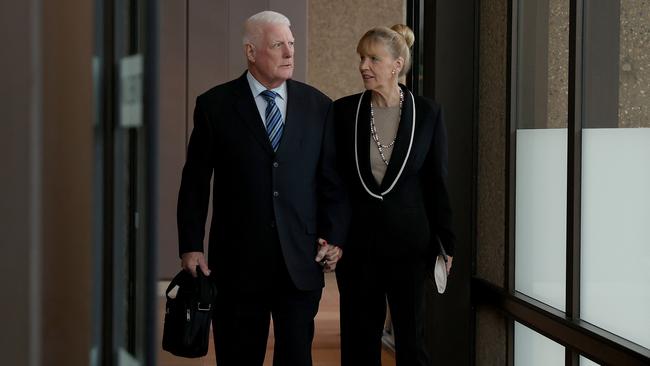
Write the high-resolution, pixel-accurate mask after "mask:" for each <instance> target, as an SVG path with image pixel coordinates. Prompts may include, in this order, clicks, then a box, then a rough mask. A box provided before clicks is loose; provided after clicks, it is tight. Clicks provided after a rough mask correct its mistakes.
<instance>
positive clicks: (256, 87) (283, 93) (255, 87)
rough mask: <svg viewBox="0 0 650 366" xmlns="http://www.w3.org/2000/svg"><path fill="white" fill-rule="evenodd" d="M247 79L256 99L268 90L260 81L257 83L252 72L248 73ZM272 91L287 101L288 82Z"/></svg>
mask: <svg viewBox="0 0 650 366" xmlns="http://www.w3.org/2000/svg"><path fill="white" fill-rule="evenodd" d="M246 79H248V85H249V86H250V88H251V91H252V92H253V96H254V97H256V98H257V96H259V95H260V93H261V92H263V91H265V90H267V89H266V87H265V86H264V85H262V83H260V82H259V81H257V79H255V77H254V76H253V74H251V73H250V71H249V72H247V73H246ZM271 91H274V92H276V93H277V94H278V96H280V98H282V100H287V82H286V81H285V82H283V83H282V84H280V86H278V87H277V88H275V89H271Z"/></svg>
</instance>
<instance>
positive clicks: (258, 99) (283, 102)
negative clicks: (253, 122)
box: [246, 71, 287, 128]
mask: <svg viewBox="0 0 650 366" xmlns="http://www.w3.org/2000/svg"><path fill="white" fill-rule="evenodd" d="M246 79H248V85H249V86H250V88H251V92H253V96H254V97H255V104H256V105H257V110H258V111H259V113H260V117H261V118H262V123H264V127H265V128H266V99H264V97H263V96H261V95H260V94H261V93H262V92H263V91H265V90H267V89H266V87H265V86H264V85H262V83H260V82H259V81H257V79H255V77H254V76H253V75H252V74H251V73H250V71H249V72H246ZM271 90H272V91H274V92H276V93H278V96H276V97H275V104H276V105H277V106H278V108H279V109H280V114H281V115H282V123H284V121H285V120H286V116H287V82H286V81H285V82H284V83H282V85H280V86H278V87H277V88H275V89H271Z"/></svg>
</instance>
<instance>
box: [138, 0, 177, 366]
mask: <svg viewBox="0 0 650 366" xmlns="http://www.w3.org/2000/svg"><path fill="white" fill-rule="evenodd" d="M159 4H163V2H158V1H157V0H148V1H146V2H145V5H144V11H143V13H144V18H145V19H144V23H145V24H144V27H143V28H144V42H143V43H144V46H143V50H142V52H143V54H144V77H143V90H144V95H143V101H142V103H143V106H144V107H143V108H144V110H143V118H144V126H145V140H146V152H145V155H146V156H145V166H146V172H145V176H146V180H145V184H144V185H141V188H144V187H146V188H144V189H143V190H144V194H143V195H144V196H145V197H144V198H143V199H144V201H145V207H144V211H145V218H146V223H145V234H144V236H145V241H144V242H145V243H146V244H145V245H144V247H145V249H144V251H145V255H144V256H138V258H143V259H144V260H145V264H144V266H145V267H146V269H145V271H144V272H145V274H144V277H145V279H144V285H145V288H144V292H145V295H144V298H145V303H144V307H143V308H144V314H141V316H143V317H144V318H145V319H143V321H144V332H143V334H142V333H140V334H137V336H138V338H140V337H141V338H144V339H140V341H141V342H142V345H143V346H142V347H143V349H142V353H140V352H137V351H136V354H138V355H140V354H144V357H143V358H144V361H145V362H144V364H145V365H156V355H157V354H158V352H157V350H158V349H159V348H158V347H159V345H158V337H157V330H158V327H157V324H158V323H157V322H158V321H160V320H159V319H160V317H159V316H158V312H157V307H158V297H157V289H158V287H157V286H156V284H157V280H158V268H157V267H158V266H157V263H158V261H157V258H158V245H157V243H158V239H159V237H158V223H159V218H158V215H159V212H160V211H159V203H158V199H159V197H160V196H159V194H158V192H159V188H158V187H159V184H160V180H159V179H158V177H159V162H158V157H159V156H160V154H159V146H160V144H159V140H158V136H159V132H160V131H161V128H160V123H159V121H160V118H159V114H158V111H159V105H158V103H159V100H160V99H159V90H160V89H159V60H160V58H159V57H158V55H159V44H160V43H159V29H160V27H159V23H158V14H159V13H160V12H159ZM179 122H180V121H179ZM179 124H180V123H179ZM179 124H177V125H179ZM142 186H144V187H142ZM148 258H150V260H148V261H147V259H148Z"/></svg>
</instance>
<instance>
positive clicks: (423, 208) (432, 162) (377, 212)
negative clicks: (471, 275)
mask: <svg viewBox="0 0 650 366" xmlns="http://www.w3.org/2000/svg"><path fill="white" fill-rule="evenodd" d="M401 88H402V90H403V92H404V104H403V108H402V112H401V119H400V124H399V127H398V130H397V136H396V141H395V145H394V146H393V152H392V155H391V158H390V162H389V165H388V169H387V170H386V174H385V175H384V178H383V180H382V183H381V184H377V181H376V180H375V178H374V176H373V175H372V170H371V167H370V149H376V148H377V147H376V146H375V145H374V143H373V144H372V145H371V142H370V141H371V138H370V97H371V93H370V92H366V93H365V94H363V99H362V100H361V103H359V98H360V96H361V94H355V95H350V96H347V97H344V98H341V99H339V100H337V101H336V102H334V116H335V117H334V118H335V124H336V127H335V128H336V131H337V144H338V148H337V154H338V157H339V159H340V167H341V168H340V171H341V175H342V176H343V178H344V181H345V182H346V185H347V186H348V188H349V195H350V201H351V203H352V222H351V226H350V233H349V236H348V240H347V241H348V245H347V247H346V254H345V255H346V256H347V257H348V259H351V258H350V257H357V256H367V253H373V254H375V255H378V256H385V257H390V258H392V259H397V258H400V257H402V258H420V259H423V260H426V261H427V262H428V263H430V264H433V262H434V259H435V256H436V255H437V254H438V252H439V245H438V242H437V239H436V235H437V236H438V237H439V238H440V240H441V242H442V244H443V246H444V248H445V250H446V252H447V253H448V254H449V255H453V253H454V240H455V238H454V234H453V232H452V227H451V205H450V201H449V194H448V190H447V183H446V180H447V134H446V131H445V126H444V123H443V121H442V113H441V109H440V106H439V105H437V104H436V103H434V102H433V101H431V100H429V99H426V98H423V97H419V96H416V97H414V98H413V99H412V98H411V94H410V93H409V91H408V89H407V88H406V87H405V86H403V85H401ZM413 102H415V104H414V103H413ZM357 113H358V120H357ZM413 113H415V128H414V129H413ZM355 126H356V130H355ZM355 136H356V139H355ZM411 140H412V143H411ZM384 143H386V142H384ZM409 145H410V146H411V148H410V151H409ZM407 155H408V158H407ZM357 161H358V163H357ZM404 162H406V163H405V164H404ZM357 166H358V168H357ZM364 185H365V187H364ZM366 188H367V189H366ZM368 191H370V193H369V192H368ZM371 193H372V194H373V195H375V196H380V197H381V198H377V197H373V196H372V195H371ZM343 260H345V258H344V259H343ZM341 264H342V265H343V263H341Z"/></svg>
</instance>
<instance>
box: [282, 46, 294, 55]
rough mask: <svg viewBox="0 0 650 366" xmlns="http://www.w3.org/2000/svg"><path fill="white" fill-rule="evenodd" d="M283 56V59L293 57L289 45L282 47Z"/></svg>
mask: <svg viewBox="0 0 650 366" xmlns="http://www.w3.org/2000/svg"><path fill="white" fill-rule="evenodd" d="M283 51H284V52H283V56H284V58H291V57H293V47H292V46H289V45H285V46H284V47H283Z"/></svg>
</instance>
